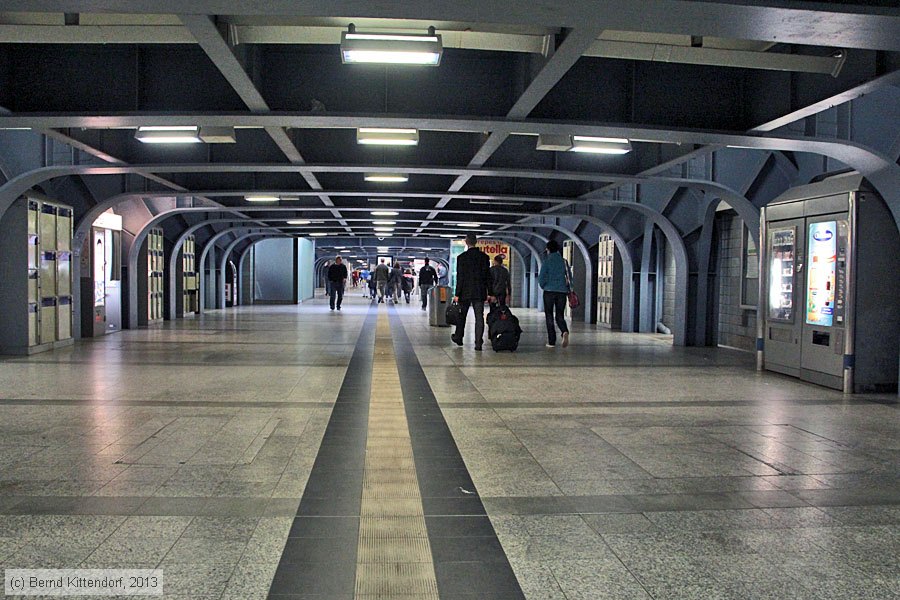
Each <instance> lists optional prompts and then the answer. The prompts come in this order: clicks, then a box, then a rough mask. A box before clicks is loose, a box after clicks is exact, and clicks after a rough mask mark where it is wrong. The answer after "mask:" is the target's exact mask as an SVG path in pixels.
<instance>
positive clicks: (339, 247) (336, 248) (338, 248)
mask: <svg viewBox="0 0 900 600" xmlns="http://www.w3.org/2000/svg"><path fill="white" fill-rule="evenodd" d="M346 247H347V246H335V247H334V249H335V250H343V249H344V248H346Z"/></svg>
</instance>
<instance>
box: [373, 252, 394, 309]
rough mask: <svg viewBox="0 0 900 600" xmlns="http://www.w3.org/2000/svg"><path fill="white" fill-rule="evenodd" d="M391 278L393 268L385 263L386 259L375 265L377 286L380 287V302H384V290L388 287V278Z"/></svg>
mask: <svg viewBox="0 0 900 600" xmlns="http://www.w3.org/2000/svg"><path fill="white" fill-rule="evenodd" d="M390 278H391V270H390V269H388V266H387V265H386V264H384V259H383V258H382V259H381V262H380V263H379V264H378V266H377V267H375V287H376V288H377V289H378V302H380V303H382V304H383V303H384V291H385V289H386V288H387V283H388V279H390Z"/></svg>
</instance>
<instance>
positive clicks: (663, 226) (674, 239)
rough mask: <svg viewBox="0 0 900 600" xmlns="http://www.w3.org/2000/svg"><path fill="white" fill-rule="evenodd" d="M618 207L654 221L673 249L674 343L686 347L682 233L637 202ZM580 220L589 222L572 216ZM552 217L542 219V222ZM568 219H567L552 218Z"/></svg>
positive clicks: (686, 274) (685, 261)
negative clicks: (628, 209) (625, 208)
mask: <svg viewBox="0 0 900 600" xmlns="http://www.w3.org/2000/svg"><path fill="white" fill-rule="evenodd" d="M616 204H618V205H625V206H626V207H627V208H630V209H631V210H634V211H637V212H639V213H642V214H643V215H644V216H645V217H646V218H647V219H649V220H650V221H652V222H653V223H654V224H655V225H656V226H657V227H659V228H660V230H661V231H662V232H663V235H664V236H665V237H666V240H667V241H668V242H669V244H670V245H671V247H672V251H673V254H674V255H675V321H674V323H673V324H672V332H673V343H674V344H675V345H676V346H685V345H687V343H688V341H689V340H688V336H687V329H688V278H689V272H688V269H689V262H688V254H687V247H686V246H685V244H684V240H683V239H682V237H681V233H680V232H679V231H678V229H677V228H676V227H675V225H674V224H673V223H672V222H671V221H669V220H668V219H667V218H666V217H665V216H663V215H662V214H661V213H658V212H657V211H655V210H653V209H652V208H650V207H648V206H644V205H642V204H638V203H636V202H616ZM571 216H574V217H576V218H579V219H584V220H589V217H588V216H586V215H571ZM547 218H551V217H540V219H541V220H543V219H547ZM552 218H556V219H559V218H566V217H552ZM521 224H522V225H523V226H532V227H534V226H538V227H546V226H547V225H546V224H542V223H540V222H539V223H537V224H532V223H521Z"/></svg>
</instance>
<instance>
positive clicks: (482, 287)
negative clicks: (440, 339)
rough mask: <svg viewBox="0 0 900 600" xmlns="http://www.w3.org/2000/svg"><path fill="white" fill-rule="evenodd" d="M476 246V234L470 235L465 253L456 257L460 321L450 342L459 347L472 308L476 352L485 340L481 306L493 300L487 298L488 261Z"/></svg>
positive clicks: (456, 294) (489, 262)
mask: <svg viewBox="0 0 900 600" xmlns="http://www.w3.org/2000/svg"><path fill="white" fill-rule="evenodd" d="M477 243H478V239H477V238H476V237H475V234H474V233H470V234H469V235H467V236H466V246H467V247H468V250H466V251H465V252H463V253H462V254H460V255H459V256H458V257H456V292H455V294H454V297H453V300H454V302H458V303H459V312H460V313H461V318H460V321H459V324H458V325H457V326H456V333H454V334H453V335H451V336H450V339H451V340H453V343H455V344H456V345H457V346H462V344H463V335H464V334H465V331H466V316H467V315H468V314H469V307H471V308H472V310H473V311H474V312H475V349H476V350H479V351H480V350H481V345H482V342H483V340H484V303H485V301H486V300H492V297H491V296H489V292H490V287H491V261H490V259H489V258H488V256H487V254H485V253H484V252H482V251H481V250H479V249H478V247H477Z"/></svg>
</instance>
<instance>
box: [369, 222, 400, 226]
mask: <svg viewBox="0 0 900 600" xmlns="http://www.w3.org/2000/svg"><path fill="white" fill-rule="evenodd" d="M396 224H397V221H372V225H396Z"/></svg>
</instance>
